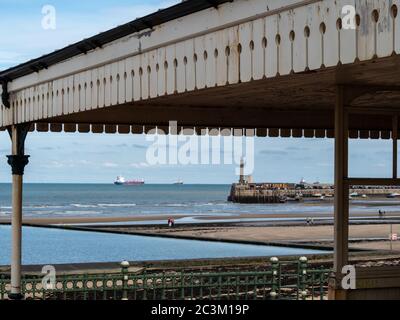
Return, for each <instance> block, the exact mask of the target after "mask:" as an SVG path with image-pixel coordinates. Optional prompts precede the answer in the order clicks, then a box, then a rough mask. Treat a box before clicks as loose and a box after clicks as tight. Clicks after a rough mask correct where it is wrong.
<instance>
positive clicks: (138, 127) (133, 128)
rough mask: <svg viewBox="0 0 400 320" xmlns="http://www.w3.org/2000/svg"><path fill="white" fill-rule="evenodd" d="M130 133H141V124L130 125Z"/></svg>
mask: <svg viewBox="0 0 400 320" xmlns="http://www.w3.org/2000/svg"><path fill="white" fill-rule="evenodd" d="M132 133H134V134H142V133H143V126H132Z"/></svg>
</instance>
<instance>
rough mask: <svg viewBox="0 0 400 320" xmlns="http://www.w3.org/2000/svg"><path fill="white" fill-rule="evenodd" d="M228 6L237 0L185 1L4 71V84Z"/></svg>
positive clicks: (0, 79) (1, 73) (2, 73)
mask: <svg viewBox="0 0 400 320" xmlns="http://www.w3.org/2000/svg"><path fill="white" fill-rule="evenodd" d="M226 2H233V0H188V1H182V2H181V3H178V4H176V5H173V6H171V7H168V8H165V9H161V10H158V11H156V12H154V13H151V14H149V15H147V16H144V17H141V18H138V19H136V20H133V21H130V22H128V23H125V24H123V25H120V26H118V27H115V28H113V29H110V30H107V31H105V32H102V33H99V34H97V35H95V36H92V37H90V38H87V39H84V40H81V41H79V42H76V43H73V44H71V45H68V46H66V47H64V48H62V49H59V50H56V51H54V52H52V53H49V54H46V55H43V56H41V57H39V58H35V59H32V60H30V61H27V62H24V63H22V64H19V65H17V66H14V67H11V68H9V69H6V70H4V71H0V82H2V83H3V82H9V81H12V80H14V79H17V78H20V77H23V76H26V75H28V74H31V73H34V72H38V71H40V70H42V69H47V68H48V67H50V66H52V65H54V64H57V63H60V62H62V61H64V60H67V59H70V58H72V57H74V56H77V55H80V54H82V53H84V52H85V51H86V52H88V51H90V50H92V49H93V48H97V47H101V46H102V45H105V44H107V43H110V42H112V41H115V40H118V39H121V38H123V37H125V36H128V35H130V34H132V33H136V32H140V31H142V30H145V29H148V28H149V27H151V28H152V27H155V26H157V25H160V24H163V23H166V22H168V21H171V20H174V19H178V18H181V17H184V16H187V15H190V14H193V13H196V12H199V11H202V10H205V9H209V8H212V7H214V8H216V7H217V6H218V5H221V4H223V3H226ZM86 49H87V50H86Z"/></svg>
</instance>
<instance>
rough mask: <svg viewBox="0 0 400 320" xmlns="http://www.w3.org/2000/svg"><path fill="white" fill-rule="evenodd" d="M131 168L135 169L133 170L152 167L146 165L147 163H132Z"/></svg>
mask: <svg viewBox="0 0 400 320" xmlns="http://www.w3.org/2000/svg"><path fill="white" fill-rule="evenodd" d="M130 166H131V167H133V168H147V167H150V165H149V164H148V163H146V162H139V163H131V164H130Z"/></svg>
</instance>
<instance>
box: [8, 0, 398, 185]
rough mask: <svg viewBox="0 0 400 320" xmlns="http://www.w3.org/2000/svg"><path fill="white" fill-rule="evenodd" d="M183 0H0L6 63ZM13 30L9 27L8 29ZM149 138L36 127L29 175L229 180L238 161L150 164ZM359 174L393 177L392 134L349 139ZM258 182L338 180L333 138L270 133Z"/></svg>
mask: <svg viewBox="0 0 400 320" xmlns="http://www.w3.org/2000/svg"><path fill="white" fill-rule="evenodd" d="M178 2H180V1H177V0H164V1H160V0H146V1H144V0H140V1H137V0H114V1H105V0H80V1H76V0H70V1H65V0H64V1H61V0H54V1H37V0H0V12H1V16H2V18H1V19H0V30H2V31H1V37H0V70H1V69H6V68H9V67H11V66H14V65H17V64H19V63H22V62H24V61H26V60H29V59H32V58H36V57H38V56H40V55H43V54H46V53H49V52H51V51H53V50H56V49H59V48H62V47H64V46H66V45H68V44H71V43H73V42H75V41H78V40H81V39H82V38H86V37H89V36H91V35H94V34H97V33H99V32H102V31H105V30H107V29H109V28H111V27H114V26H117V25H120V24H123V23H125V22H128V21H130V20H133V19H135V18H137V17H140V16H143V15H146V14H148V13H151V12H153V11H155V10H157V9H159V8H165V7H167V6H169V5H172V4H175V3H178ZM44 5H52V6H54V7H55V9H56V19H57V20H56V21H57V26H56V29H55V30H43V29H42V27H41V21H42V18H43V15H42V13H41V11H42V7H43V6H44ZM7 30H8V31H7ZM150 144H151V142H149V141H146V139H145V136H143V135H139V136H138V135H105V134H104V135H95V134H78V133H77V134H64V133H63V134H60V133H53V134H49V133H30V134H29V136H28V138H27V142H26V146H27V153H28V154H30V155H31V161H30V164H29V165H28V167H27V168H26V178H25V179H26V181H27V182H61V183H62V182H68V183H71V182H96V183H97V182H99V183H103V182H104V183H107V182H112V181H113V179H115V177H116V176H117V175H119V174H122V175H124V176H126V177H127V178H145V179H146V181H147V182H149V183H170V182H173V181H174V180H176V179H178V178H180V179H183V180H184V181H185V182H186V183H231V182H232V181H234V180H236V179H237V177H236V176H235V166H234V165H187V166H184V165H157V166H149V165H148V164H147V163H146V150H147V148H148V146H149V145H150ZM9 150H10V142H9V137H8V135H7V134H6V133H4V132H2V133H0V154H2V155H3V165H0V177H1V181H2V182H8V181H10V168H9V167H8V165H7V164H6V158H5V155H6V154H9ZM350 158H351V160H350V172H351V174H352V175H353V176H368V177H378V176H383V177H389V176H390V168H391V164H390V159H391V154H390V141H379V140H378V141H368V140H361V141H360V140H359V141H352V142H351V143H350ZM254 177H255V180H256V181H298V180H300V179H301V178H302V177H304V178H305V179H306V180H308V181H310V182H312V181H315V180H317V179H318V180H320V181H324V182H332V180H333V141H332V140H331V139H277V138H273V139H269V138H257V139H256V141H255V172H254Z"/></svg>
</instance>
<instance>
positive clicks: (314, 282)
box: [0, 258, 330, 300]
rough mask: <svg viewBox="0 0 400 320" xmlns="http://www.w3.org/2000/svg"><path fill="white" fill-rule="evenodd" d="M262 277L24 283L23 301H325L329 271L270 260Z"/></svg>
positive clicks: (6, 286)
mask: <svg viewBox="0 0 400 320" xmlns="http://www.w3.org/2000/svg"><path fill="white" fill-rule="evenodd" d="M270 262H271V263H270V265H269V266H268V267H266V269H265V270H261V271H237V272H236V271H234V272H205V271H203V272H184V271H182V272H172V271H168V272H163V273H146V272H144V273H142V274H134V273H130V272H128V267H129V264H127V263H124V264H122V269H121V272H120V273H117V274H96V275H90V274H85V275H76V276H75V275H74V276H72V275H63V276H59V277H57V278H56V282H55V284H54V286H53V288H50V289H46V288H44V286H43V284H42V278H40V277H36V278H35V277H31V278H24V279H23V281H22V293H23V295H24V296H25V299H62V300H110V299H111V300H119V299H135V300H239V299H240V300H248V299H255V300H260V299H263V300H268V299H313V300H314V299H320V300H323V299H326V296H327V286H328V278H329V273H330V270H329V269H323V268H320V269H312V268H309V266H308V264H307V259H306V258H300V260H299V261H297V262H294V263H293V262H290V263H285V262H280V261H279V260H278V259H277V258H271V261H270ZM9 290H10V283H9V279H8V277H6V276H5V275H0V299H7V298H8V293H9Z"/></svg>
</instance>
